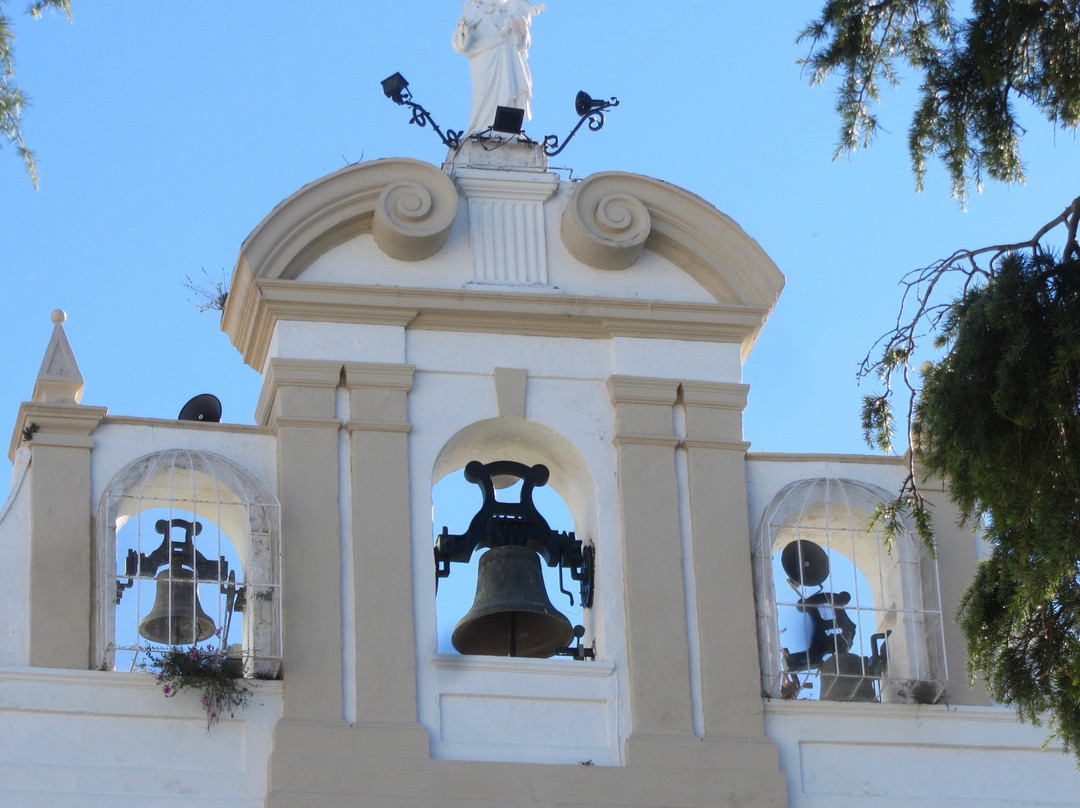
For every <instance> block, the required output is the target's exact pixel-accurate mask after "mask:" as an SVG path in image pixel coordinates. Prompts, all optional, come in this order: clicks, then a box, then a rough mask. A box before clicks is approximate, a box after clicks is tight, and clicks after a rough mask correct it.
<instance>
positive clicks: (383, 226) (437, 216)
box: [371, 172, 458, 261]
mask: <svg viewBox="0 0 1080 808" xmlns="http://www.w3.org/2000/svg"><path fill="white" fill-rule="evenodd" d="M457 203H458V196H457V191H456V189H455V188H454V184H453V183H452V182H451V181H450V179H449V178H448V177H447V176H446V175H445V174H443V173H441V172H429V173H428V175H426V176H424V177H423V178H422V180H421V179H414V178H410V179H407V180H399V181H397V182H392V183H390V184H389V185H387V186H386V187H385V188H383V190H382V193H380V194H379V201H378V204H377V205H376V206H375V215H374V218H373V220H372V226H371V231H372V234H373V235H374V236H375V243H376V244H377V245H378V246H379V249H380V250H382V251H383V252H384V253H386V254H387V255H389V256H390V257H391V258H397V259H398V260H400V261H422V260H423V259H425V258H430V257H431V256H433V255H435V253H437V252H438V251H439V250H441V249H442V248H443V245H444V244H446V239H447V237H448V236H449V235H450V227H451V225H453V223H454V217H455V216H457Z"/></svg>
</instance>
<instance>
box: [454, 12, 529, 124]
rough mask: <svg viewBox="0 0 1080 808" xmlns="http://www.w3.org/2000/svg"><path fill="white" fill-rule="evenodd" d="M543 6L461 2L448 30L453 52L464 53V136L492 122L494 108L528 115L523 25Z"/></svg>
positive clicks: (526, 46)
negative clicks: (467, 106) (468, 108)
mask: <svg viewBox="0 0 1080 808" xmlns="http://www.w3.org/2000/svg"><path fill="white" fill-rule="evenodd" d="M543 10H544V5H543V4H542V3H541V4H538V5H534V4H532V3H530V2H528V0H466V2H465V3H464V5H462V7H461V21H460V22H458V26H457V30H456V31H454V39H453V43H454V50H456V51H457V52H458V53H460V54H462V55H464V56H468V57H469V74H470V75H471V77H472V86H473V102H472V116H471V117H470V119H469V127H468V129H466V130H465V134H466V135H472V134H475V133H477V132H485V131H487V130H488V129H490V128H491V124H492V122H493V121H494V120H495V108H496V107H516V108H517V109H522V110H524V111H525V120H529V119H530V118H531V117H532V116H531V115H530V113H529V99H530V98H532V75H531V74H530V73H529V64H528V59H529V26H530V25H531V24H532V18H533V16H534V15H536V14H539V13H540V12H541V11H543Z"/></svg>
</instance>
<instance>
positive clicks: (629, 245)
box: [561, 172, 784, 310]
mask: <svg viewBox="0 0 1080 808" xmlns="http://www.w3.org/2000/svg"><path fill="white" fill-rule="evenodd" d="M561 230H562V238H563V243H564V245H565V246H566V249H567V250H568V251H569V252H570V254H571V255H573V256H574V257H575V258H577V259H578V260H579V261H581V262H583V263H585V264H587V265H589V266H591V267H594V268H596V269H626V268H628V267H630V266H632V265H633V264H634V262H635V261H637V258H638V256H639V255H640V254H641V251H642V249H644V248H648V249H649V250H651V251H653V252H655V253H657V254H659V255H661V256H662V257H664V258H667V259H668V260H669V261H671V262H672V263H674V264H676V265H677V266H678V267H680V268H681V269H682V270H683V271H684V272H686V273H687V274H688V275H689V276H690V277H692V278H693V279H694V280H696V281H697V282H698V283H700V284H701V285H702V286H703V287H704V288H705V289H707V290H708V291H709V292H710V293H711V294H712V295H713V297H715V299H716V300H717V302H719V303H736V304H741V305H752V306H759V307H761V308H764V309H766V310H770V309H771V308H772V306H773V305H774V304H775V303H776V300H777V298H778V297H779V295H780V290H781V289H782V288H783V286H784V276H783V275H782V274H781V273H780V270H779V269H777V268H776V265H775V264H774V263H773V262H772V259H770V258H769V256H768V255H767V254H766V253H765V251H764V250H762V249H761V247H760V246H759V245H758V243H757V242H756V241H754V240H753V239H752V238H750V237H749V236H748V235H746V233H745V232H743V230H742V228H740V227H739V226H738V225H737V224H736V223H735V222H734V221H732V220H731V219H730V218H729V217H727V216H725V215H724V214H723V213H721V212H720V211H718V210H717V209H716V208H714V207H713V206H712V205H710V204H709V203H708V202H706V201H705V200H704V199H702V198H701V197H699V196H696V195H694V194H691V193H689V192H688V191H685V190H683V189H681V188H678V187H676V186H674V185H669V184H668V183H665V182H660V181H659V180H654V179H651V178H649V177H643V176H641V175H638V174H626V173H623V172H605V173H600V174H593V175H591V176H589V177H586V178H585V179H584V180H582V181H581V182H580V183H578V185H577V187H576V188H575V189H574V193H573V196H572V197H571V199H570V202H569V204H567V206H566V209H565V210H564V211H563V216H562V223H561Z"/></svg>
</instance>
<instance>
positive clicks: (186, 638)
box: [139, 569, 217, 645]
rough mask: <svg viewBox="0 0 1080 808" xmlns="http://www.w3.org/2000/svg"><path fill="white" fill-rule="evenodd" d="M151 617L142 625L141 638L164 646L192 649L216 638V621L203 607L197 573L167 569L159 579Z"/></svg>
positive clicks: (140, 627)
mask: <svg viewBox="0 0 1080 808" xmlns="http://www.w3.org/2000/svg"><path fill="white" fill-rule="evenodd" d="M156 581H157V595H156V597H155V598H154V606H153V608H152V609H151V610H150V613H149V614H148V615H146V617H144V618H143V619H142V620H141V621H140V622H139V635H140V636H142V637H145V638H146V639H148V640H150V642H156V643H161V644H162V645H191V644H194V643H199V642H202V641H203V640H207V639H209V638H210V637H213V636H214V632H215V631H216V630H217V629H216V627H215V626H214V621H213V620H212V619H211V618H210V615H208V614H207V613H206V612H204V611H203V608H202V604H201V603H199V591H198V583H197V582H196V581H195V573H193V572H192V571H191V570H187V569H167V570H164V571H163V572H161V573H160V574H159V575H158V576H157V578H156Z"/></svg>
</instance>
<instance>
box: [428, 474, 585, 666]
mask: <svg viewBox="0 0 1080 808" xmlns="http://www.w3.org/2000/svg"><path fill="white" fill-rule="evenodd" d="M507 478H515V479H520V480H521V481H522V486H521V497H520V501H518V502H499V501H498V500H496V499H495V487H496V485H495V481H499V482H500V483H502V482H504V481H505V480H506V479H507ZM465 479H466V480H468V481H469V482H471V483H474V484H476V485H478V486H480V488H481V489H482V491H483V495H484V501H483V504H482V505H481V507H480V510H479V511H478V512H477V513H476V515H475V516H474V517H473V518H472V521H471V522H470V524H469V528H468V530H467V531H466V532H465V533H463V534H460V535H454V534H450V533H449V532H448V531H447V529H446V528H445V527H444V528H443V532H442V534H441V535H440V536H439V537H438V539H437V540H436V543H435V575H436V583H438V579H439V578H445V577H447V576H449V575H450V564H451V562H461V563H468V562H469V560H470V558H471V557H472V554H473V551H474V550H476V549H479V548H485V547H486V548H489V549H488V550H487V552H486V553H484V554H483V555H482V556H481V557H480V562H479V570H478V574H477V582H476V595H475V598H474V601H473V605H472V608H471V609H470V610H469V611H468V613H467V614H466V615H465V616H464V617H463V618H462V619H461V620H460V621H459V622H458V624H457V626H456V627H455V628H454V632H453V636H452V638H451V642H452V643H453V645H454V648H455V649H457V651H458V652H460V653H462V654H477V655H484V656H517V657H533V658H541V659H543V658H547V657H551V656H555V655H562V656H572V657H574V658H575V659H593V658H594V657H595V649H594V648H585V647H583V646H582V644H581V642H580V638H581V637H582V636H583V634H584V630H583V629H582V628H581V627H580V626H579V627H574V626H572V625H571V624H570V621H569V620H568V619H567V618H566V616H565V615H564V614H562V613H561V612H560V611H559V610H558V609H556V608H555V607H554V606H553V605H552V604H551V600H550V599H549V598H548V594H547V589H546V587H545V586H544V578H543V573H542V567H541V563H540V562H541V559H543V561H544V562H546V563H547V565H548V566H549V567H558V568H559V571H560V580H561V574H562V572H563V571H564V570H568V571H569V572H570V576H571V578H572V580H575V581H578V582H579V583H580V584H581V588H580V594H581V605H582V608H589V607H590V606H591V605H592V577H593V570H592V566H593V564H592V559H593V551H592V548H591V547H588V546H585V545H583V544H582V542H580V541H578V540H577V539H576V538H575V537H574V534H573V533H565V532H558V531H555V530H552V529H551V528H550V527H549V526H548V523H547V521H546V520H545V519H544V517H543V516H541V515H540V513H539V512H538V511H537V510H536V507H535V506H534V505H533V501H532V492H533V489H534V488H535V487H537V486H543V485H545V484H546V483H547V479H548V470H547V467H545V466H542V465H536V466H532V467H529V466H525V465H523V464H521V463H515V462H513V461H499V462H495V463H488V464H486V465H485V464H483V463H480V462H478V461H473V462H471V463H469V464H468V465H467V466H466V467H465ZM560 588H561V587H560ZM562 591H563V592H564V593H565V594H567V595H569V596H570V602H571V604H573V595H571V594H570V593H569V592H567V591H566V590H565V589H562ZM575 637H577V638H578V639H579V642H578V644H577V645H576V646H575V647H572V648H571V647H569V646H570V643H571V642H572V641H573V639H574V638H575Z"/></svg>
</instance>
